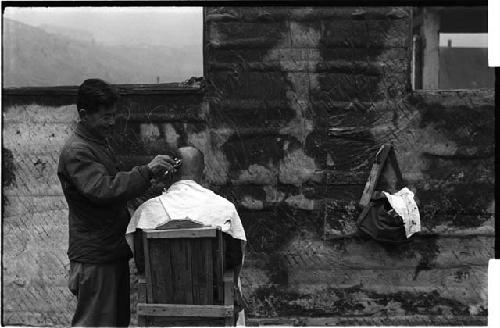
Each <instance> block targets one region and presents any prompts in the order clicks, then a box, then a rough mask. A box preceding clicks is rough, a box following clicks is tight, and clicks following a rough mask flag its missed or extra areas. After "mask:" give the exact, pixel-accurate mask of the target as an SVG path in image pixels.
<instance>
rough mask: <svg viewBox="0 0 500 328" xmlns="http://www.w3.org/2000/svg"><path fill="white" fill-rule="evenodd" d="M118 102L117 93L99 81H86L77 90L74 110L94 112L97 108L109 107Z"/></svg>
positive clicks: (108, 85) (105, 83)
mask: <svg viewBox="0 0 500 328" xmlns="http://www.w3.org/2000/svg"><path fill="white" fill-rule="evenodd" d="M117 101H118V91H117V90H116V89H115V88H114V87H113V86H112V85H110V84H109V83H107V82H105V81H103V80H100V79H88V80H85V81H83V83H82V84H81V85H80V87H79V88H78V99H77V102H76V108H77V109H78V111H79V110H80V109H85V110H86V111H87V112H90V113H91V112H96V111H97V110H99V107H101V106H104V107H111V106H113V105H114V104H115V103H116V102H117Z"/></svg>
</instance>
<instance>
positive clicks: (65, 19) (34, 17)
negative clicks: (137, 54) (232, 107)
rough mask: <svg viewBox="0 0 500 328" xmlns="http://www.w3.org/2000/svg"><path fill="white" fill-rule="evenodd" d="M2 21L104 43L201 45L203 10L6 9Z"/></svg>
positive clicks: (182, 8) (181, 8) (170, 8)
mask: <svg viewBox="0 0 500 328" xmlns="http://www.w3.org/2000/svg"><path fill="white" fill-rule="evenodd" d="M4 17H5V18H10V19H13V20H17V21H20V22H22V23H25V24H28V25H32V26H35V27H40V26H41V25H44V24H48V25H53V26H57V27H69V28H72V29H79V30H84V31H87V32H89V33H91V34H92V35H93V36H94V38H95V41H96V42H99V43H106V44H114V45H117V44H120V45H121V44H127V45H135V44H143V45H165V44H166V43H169V42H175V43H176V44H177V45H178V46H185V45H196V44H198V45H200V44H201V43H202V35H203V9H202V7H173V6H172V7H52V8H47V7H27V8H22V7H6V8H5V12H4Z"/></svg>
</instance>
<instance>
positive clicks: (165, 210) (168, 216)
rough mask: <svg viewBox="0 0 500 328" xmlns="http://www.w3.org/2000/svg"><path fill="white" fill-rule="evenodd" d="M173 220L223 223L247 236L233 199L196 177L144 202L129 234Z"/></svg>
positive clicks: (230, 230)
mask: <svg viewBox="0 0 500 328" xmlns="http://www.w3.org/2000/svg"><path fill="white" fill-rule="evenodd" d="M171 220H191V221H194V222H197V223H201V224H203V225H206V226H212V227H220V228H221V229H222V231H223V232H226V233H228V234H229V235H231V236H232V237H233V238H236V239H240V240H245V241H246V236H245V230H244V229H243V225H242V224H241V220H240V217H239V215H238V212H237V211H236V208H235V207H234V205H233V203H231V202H230V201H228V200H227V199H225V198H224V197H221V196H219V195H217V194H215V193H214V192H213V191H211V190H209V189H206V188H203V187H202V186H200V185H199V184H198V183H196V182H195V181H193V180H180V181H177V182H176V183H174V184H172V185H171V186H170V188H169V189H168V190H167V191H166V192H164V193H163V194H162V195H160V196H158V197H155V198H152V199H150V200H148V201H146V202H144V203H143V204H142V205H141V206H139V208H137V210H136V211H135V213H134V215H133V216H132V219H131V220H130V223H129V225H128V227H127V234H129V233H132V232H134V231H135V230H136V228H139V229H155V228H157V227H159V226H161V225H163V224H165V223H167V222H169V221H171Z"/></svg>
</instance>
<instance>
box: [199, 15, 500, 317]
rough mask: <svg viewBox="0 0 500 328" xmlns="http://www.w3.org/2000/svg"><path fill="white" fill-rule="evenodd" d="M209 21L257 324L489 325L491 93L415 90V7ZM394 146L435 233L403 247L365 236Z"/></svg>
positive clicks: (211, 73) (216, 100) (213, 82)
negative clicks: (377, 166)
mask: <svg viewBox="0 0 500 328" xmlns="http://www.w3.org/2000/svg"><path fill="white" fill-rule="evenodd" d="M205 21H206V23H205V33H206V35H205V40H206V41H205V42H206V43H205V47H206V48H205V70H206V79H207V85H208V89H207V91H206V94H205V99H206V100H207V102H208V113H209V115H208V122H209V126H210V131H211V133H212V135H213V136H217V138H216V139H214V138H212V139H211V142H212V144H215V145H216V146H217V147H216V148H217V149H219V151H217V152H216V154H218V155H215V157H217V158H220V159H221V161H220V163H223V165H224V170H222V172H225V174H224V175H223V176H219V175H218V176H217V181H213V182H216V183H217V184H221V185H222V186H221V187H220V192H221V193H223V194H226V195H227V196H228V197H233V198H234V200H235V201H236V202H237V203H238V204H239V210H240V215H241V216H242V218H243V224H244V226H245V229H246V231H247V234H248V237H249V250H250V255H249V256H248V261H247V266H246V269H245V272H244V278H245V279H244V280H243V285H244V289H245V295H246V300H247V302H248V309H249V311H248V313H249V315H250V316H252V317H253V318H270V317H274V318H276V321H271V322H274V323H280V322H284V323H285V322H286V323H288V324H290V322H293V323H298V324H316V325H323V324H325V323H326V324H334V323H337V324H362V323H363V324H375V323H384V324H390V323H396V324H405V323H411V324H426V323H435V324H439V323H442V322H453V323H456V324H458V323H460V324H467V323H469V324H470V323H476V324H477V323H485V322H486V321H485V318H486V317H485V315H486V313H487V304H486V301H487V298H486V297H487V296H486V292H487V286H486V283H487V280H486V273H487V260H488V258H490V257H493V248H494V246H493V243H494V212H495V210H494V208H495V207H494V140H493V136H494V94H493V91H492V90H477V91H470V90H462V91H449V92H438V91H434V92H430V91H421V92H412V91H411V86H410V76H411V69H410V67H411V33H410V30H411V26H410V24H411V8H394V7H387V8H383V7H377V8H347V7H344V8H332V7H329V8H317V7H316V8H302V7H301V8H295V7H267V8H230V7H219V8H207V10H206V17H205ZM387 142H391V143H393V144H394V146H395V148H396V152H397V159H398V162H399V165H400V168H401V170H402V172H403V175H404V176H403V177H404V179H405V184H406V186H408V187H409V188H411V189H412V190H413V191H414V192H415V193H416V195H417V198H418V199H419V201H420V212H421V218H422V226H423V232H422V234H421V235H420V236H416V237H415V238H413V240H412V242H411V243H409V244H407V245H403V246H384V245H381V244H378V243H376V242H374V241H371V240H369V239H367V238H364V237H362V236H360V235H358V234H357V229H356V226H355V220H356V218H357V216H358V214H359V213H360V208H359V206H358V205H357V203H358V201H359V199H360V197H361V194H362V191H363V187H364V184H365V182H366V179H367V177H368V174H369V170H370V168H371V164H372V162H373V159H374V157H375V154H376V152H377V150H378V149H379V147H380V146H381V145H382V144H384V143H387ZM219 165H220V164H219ZM403 316H404V318H403ZM285 319H286V320H285ZM287 320H288V321H287ZM290 320H292V321H290ZM443 320H444V321H443Z"/></svg>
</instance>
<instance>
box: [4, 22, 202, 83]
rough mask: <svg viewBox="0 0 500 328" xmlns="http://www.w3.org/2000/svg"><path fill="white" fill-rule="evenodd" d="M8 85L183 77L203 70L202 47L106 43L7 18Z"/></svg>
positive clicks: (5, 34)
mask: <svg viewBox="0 0 500 328" xmlns="http://www.w3.org/2000/svg"><path fill="white" fill-rule="evenodd" d="M3 28H4V30H3V33H4V35H3V65H4V70H3V86H4V87H13V86H56V85H78V84H80V83H81V82H82V81H83V80H84V79H86V78H90V77H98V78H102V79H105V80H107V81H109V82H111V83H120V84H127V83H156V77H157V76H159V77H160V82H162V83H166V82H180V81H183V80H186V79H188V78H189V77H191V76H201V75H202V65H203V64H202V55H201V44H200V46H199V49H198V47H190V48H175V45H169V46H170V47H163V46H156V47H152V46H150V47H140V48H139V47H127V46H105V45H102V44H98V43H94V42H92V41H85V40H81V39H80V40H78V39H74V38H71V37H68V36H63V35H60V34H55V33H48V32H46V31H44V30H43V29H40V28H36V27H32V26H29V25H26V24H23V23H20V22H17V21H13V20H9V19H4V26H3Z"/></svg>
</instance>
